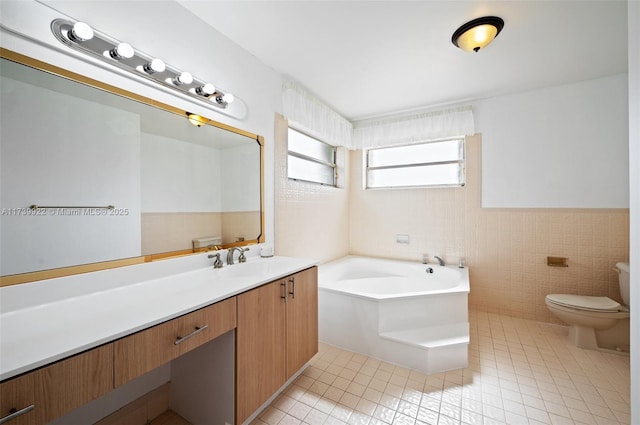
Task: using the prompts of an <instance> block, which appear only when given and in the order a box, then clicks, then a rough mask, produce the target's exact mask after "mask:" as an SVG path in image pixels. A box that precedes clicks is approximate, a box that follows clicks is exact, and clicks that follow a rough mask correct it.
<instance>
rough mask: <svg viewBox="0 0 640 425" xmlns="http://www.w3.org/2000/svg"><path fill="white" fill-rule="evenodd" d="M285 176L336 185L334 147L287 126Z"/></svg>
mask: <svg viewBox="0 0 640 425" xmlns="http://www.w3.org/2000/svg"><path fill="white" fill-rule="evenodd" d="M288 144H289V152H288V157H287V176H288V177H289V178H290V179H292V180H303V181H307V182H312V183H319V184H323V185H329V186H336V148H335V147H333V146H331V145H329V144H327V143H324V142H321V141H320V140H318V139H314V138H313V137H310V136H307V135H306V134H303V133H300V132H299V131H297V130H294V129H292V128H289V142H288Z"/></svg>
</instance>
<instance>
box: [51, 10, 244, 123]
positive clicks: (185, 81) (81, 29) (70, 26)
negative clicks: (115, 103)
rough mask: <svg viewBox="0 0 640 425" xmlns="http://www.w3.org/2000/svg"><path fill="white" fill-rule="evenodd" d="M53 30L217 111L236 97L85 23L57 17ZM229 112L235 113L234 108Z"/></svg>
mask: <svg viewBox="0 0 640 425" xmlns="http://www.w3.org/2000/svg"><path fill="white" fill-rule="evenodd" d="M51 31H52V32H53V35H54V36H55V37H56V38H57V39H58V41H60V42H61V43H63V44H64V45H66V46H68V47H70V48H72V49H74V50H76V51H80V52H82V53H85V54H87V55H90V56H92V57H94V58H98V59H100V60H101V61H102V62H104V63H107V64H109V65H113V66H117V67H118V68H120V69H123V70H126V71H128V72H130V73H132V74H135V75H136V76H138V77H143V78H146V79H147V80H151V81H153V82H155V83H158V84H161V85H162V86H164V87H168V88H170V89H173V90H175V91H176V92H179V93H180V94H182V95H186V96H189V97H190V98H192V99H197V100H198V101H200V102H204V103H205V104H206V105H207V106H214V107H215V108H217V110H218V111H220V110H221V109H227V108H228V107H229V105H230V104H231V103H232V102H233V101H234V99H235V97H234V96H233V95H232V94H231V93H229V92H227V91H225V90H221V89H219V88H217V87H215V86H214V85H213V84H211V83H208V82H206V81H203V80H201V79H199V78H196V77H194V76H193V75H191V74H190V73H189V72H186V71H181V70H179V69H178V68H176V67H173V66H171V65H169V64H166V63H164V62H163V61H162V60H160V59H158V58H154V57H153V56H149V55H147V54H145V53H142V52H140V51H139V50H136V49H134V48H133V47H132V46H131V45H130V44H127V43H122V42H120V41H118V40H115V39H114V38H112V37H110V36H108V35H106V34H103V33H101V32H99V31H96V30H94V29H92V28H91V27H90V26H89V25H88V24H86V23H84V22H73V21H70V20H67V19H56V20H54V21H53V22H52V23H51ZM240 103H241V106H242V102H241V101H240ZM228 113H230V114H232V116H233V112H232V111H230V112H228ZM201 124H202V123H201Z"/></svg>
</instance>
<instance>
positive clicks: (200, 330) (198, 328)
mask: <svg viewBox="0 0 640 425" xmlns="http://www.w3.org/2000/svg"><path fill="white" fill-rule="evenodd" d="M208 327H209V325H204V326H196V330H195V331H193V332H191V333H190V334H189V335H185V336H179V337H178V338H176V340H175V342H174V343H173V344H174V345H178V344H180V343H182V342H185V341H186V340H188V339H189V338H191V337H192V336H196V335H198V334H199V333H200V332H202V331H203V330H205V329H207V328H208Z"/></svg>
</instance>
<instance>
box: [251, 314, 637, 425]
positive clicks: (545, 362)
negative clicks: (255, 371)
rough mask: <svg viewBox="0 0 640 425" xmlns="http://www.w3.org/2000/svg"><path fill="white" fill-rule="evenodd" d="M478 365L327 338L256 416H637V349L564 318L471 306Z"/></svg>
mask: <svg viewBox="0 0 640 425" xmlns="http://www.w3.org/2000/svg"><path fill="white" fill-rule="evenodd" d="M469 317H470V327H469V328H470V336H471V341H470V344H469V366H468V367H467V368H465V369H459V370H453V371H448V372H446V373H438V374H433V375H426V374H424V373H421V372H419V371H415V370H410V369H407V368H405V367H401V366H397V365H393V364H391V363H389V362H384V361H380V360H378V359H373V358H370V357H367V356H365V355H362V354H356V353H352V352H349V351H348V350H342V349H340V348H337V347H332V346H330V345H327V344H323V343H320V352H319V353H318V355H316V357H314V359H313V360H312V361H311V364H310V366H309V367H307V369H305V370H304V371H303V373H302V374H301V375H300V376H299V377H298V378H297V379H296V380H295V381H294V383H293V384H292V385H290V386H289V387H288V388H287V389H286V390H285V391H283V393H282V394H281V395H280V396H278V397H277V398H276V399H275V401H274V402H273V403H271V405H270V406H268V407H267V408H266V409H265V410H264V411H263V412H262V413H261V414H259V415H258V417H257V418H256V420H255V421H254V422H253V424H254V425H300V424H307V425H396V424H397V425H440V424H442V425H449V424H455V425H478V424H482V425H520V424H522V425H541V424H547V425H584V424H589V425H618V424H621V425H628V424H629V421H630V414H629V412H630V407H629V400H630V389H629V388H630V375H629V358H628V357H624V356H620V355H615V354H608V353H602V352H597V351H590V350H583V349H580V348H577V347H575V346H573V345H571V344H570V343H569V342H568V340H567V334H568V332H567V328H566V327H564V326H559V325H554V324H549V323H539V322H534V321H530V320H525V319H518V318H511V317H508V316H501V315H498V314H492V313H486V312H478V311H473V310H472V311H470V314H469Z"/></svg>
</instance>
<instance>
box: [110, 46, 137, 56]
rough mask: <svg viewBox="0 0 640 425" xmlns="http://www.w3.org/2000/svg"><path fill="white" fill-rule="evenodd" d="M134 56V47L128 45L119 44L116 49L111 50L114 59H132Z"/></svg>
mask: <svg viewBox="0 0 640 425" xmlns="http://www.w3.org/2000/svg"><path fill="white" fill-rule="evenodd" d="M134 54H135V51H134V50H133V47H131V44H127V43H118V45H117V46H116V47H115V48H114V49H111V50H109V56H111V57H112V58H113V59H131V58H132V57H133V55H134Z"/></svg>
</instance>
